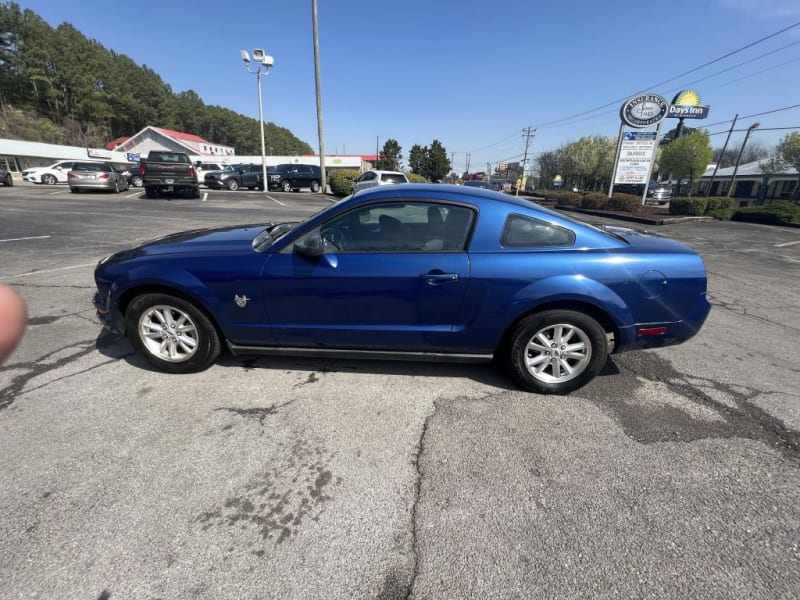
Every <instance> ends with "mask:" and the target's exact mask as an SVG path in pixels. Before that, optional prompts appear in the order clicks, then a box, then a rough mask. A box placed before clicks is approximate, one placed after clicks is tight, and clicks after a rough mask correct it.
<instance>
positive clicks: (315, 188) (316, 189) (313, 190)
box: [311, 179, 319, 194]
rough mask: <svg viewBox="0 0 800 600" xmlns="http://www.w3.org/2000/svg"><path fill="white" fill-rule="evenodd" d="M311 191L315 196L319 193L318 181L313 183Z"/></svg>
mask: <svg viewBox="0 0 800 600" xmlns="http://www.w3.org/2000/svg"><path fill="white" fill-rule="evenodd" d="M311 191H312V192H314V193H315V194H316V193H317V192H318V191H319V181H317V180H316V179H315V180H314V181H312V182H311Z"/></svg>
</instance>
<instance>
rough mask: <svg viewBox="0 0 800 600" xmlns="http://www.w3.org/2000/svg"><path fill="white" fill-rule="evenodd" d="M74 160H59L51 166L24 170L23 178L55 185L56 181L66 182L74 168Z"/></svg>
mask: <svg viewBox="0 0 800 600" xmlns="http://www.w3.org/2000/svg"><path fill="white" fill-rule="evenodd" d="M74 164H75V161H74V160H59V161H58V162H54V163H53V164H52V165H50V166H49V167H32V168H30V169H25V170H24V171H22V180H23V181H30V182H32V183H43V184H45V185H55V184H56V183H66V182H67V175H68V174H69V172H70V171H71V170H72V165H74Z"/></svg>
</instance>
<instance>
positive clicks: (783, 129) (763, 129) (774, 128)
mask: <svg viewBox="0 0 800 600" xmlns="http://www.w3.org/2000/svg"><path fill="white" fill-rule="evenodd" d="M788 129H800V125H795V126H794V127H759V128H758V129H755V130H754V131H786V130H788ZM728 131H730V130H728V129H726V130H725V131H715V132H714V133H709V134H708V135H720V134H722V133H728ZM742 131H747V129H734V130H733V133H741V132H742Z"/></svg>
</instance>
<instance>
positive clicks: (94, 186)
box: [67, 162, 128, 193]
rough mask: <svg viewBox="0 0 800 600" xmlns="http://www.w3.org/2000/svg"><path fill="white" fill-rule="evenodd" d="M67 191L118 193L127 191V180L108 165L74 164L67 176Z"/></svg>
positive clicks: (123, 174)
mask: <svg viewBox="0 0 800 600" xmlns="http://www.w3.org/2000/svg"><path fill="white" fill-rule="evenodd" d="M67 183H69V191H70V192H72V193H78V192H82V191H83V190H107V191H110V192H114V193H118V192H124V191H125V190H127V189H128V178H127V177H126V176H125V173H123V172H122V171H117V170H116V169H115V168H114V166H113V165H111V164H110V163H97V162H76V163H75V165H74V166H73V167H72V171H70V172H69V174H68V175H67Z"/></svg>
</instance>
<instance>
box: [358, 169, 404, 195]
mask: <svg viewBox="0 0 800 600" xmlns="http://www.w3.org/2000/svg"><path fill="white" fill-rule="evenodd" d="M390 183H408V177H406V174H405V173H401V172H400V171H377V170H375V169H370V170H369V171H365V172H364V173H362V174H361V176H360V177H359V178H358V179H356V180H355V181H354V182H353V193H354V194H355V193H356V192H357V191H359V190H365V189H367V188H371V187H378V186H379V185H388V184H390Z"/></svg>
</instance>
